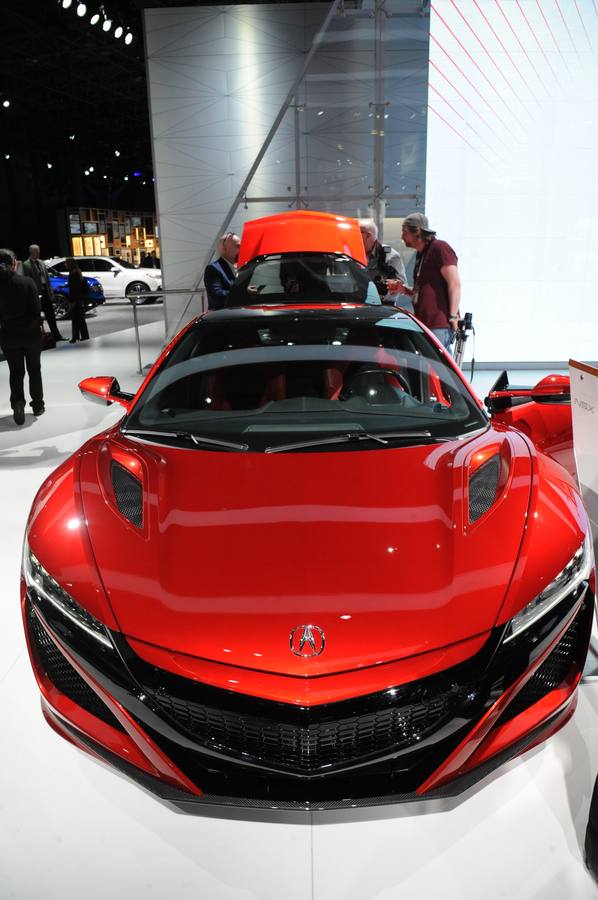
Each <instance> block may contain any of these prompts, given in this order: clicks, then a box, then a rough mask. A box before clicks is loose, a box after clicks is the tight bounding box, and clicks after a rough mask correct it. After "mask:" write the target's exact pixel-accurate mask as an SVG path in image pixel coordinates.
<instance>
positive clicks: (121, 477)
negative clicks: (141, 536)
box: [110, 460, 143, 528]
mask: <svg viewBox="0 0 598 900" xmlns="http://www.w3.org/2000/svg"><path fill="white" fill-rule="evenodd" d="M110 477H111V479H112V487H113V489H114V496H115V498H116V503H117V506H118V508H119V510H120V512H121V513H122V515H123V516H124V517H125V519H128V520H129V522H132V524H133V525H135V526H136V528H142V527H143V491H142V488H141V481H140V480H139V479H138V478H136V477H135V476H134V475H131V473H130V472H128V471H127V470H126V469H125V468H124V466H121V465H120V463H117V462H115V461H114V460H112V461H111V463H110Z"/></svg>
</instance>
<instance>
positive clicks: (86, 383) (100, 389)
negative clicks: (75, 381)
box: [79, 375, 134, 412]
mask: <svg viewBox="0 0 598 900" xmlns="http://www.w3.org/2000/svg"><path fill="white" fill-rule="evenodd" d="M79 390H80V391H81V393H82V394H83V396H84V397H86V398H87V399H88V400H92V401H93V402H94V403H101V404H102V406H110V405H111V404H112V403H120V405H121V406H124V408H125V409H126V411H127V412H129V409H130V408H131V401H132V400H133V397H134V394H127V393H125V392H124V391H121V389H120V384H119V383H118V381H117V380H116V378H113V377H112V376H111V375H96V376H95V377H94V378H84V379H83V381H80V382H79Z"/></svg>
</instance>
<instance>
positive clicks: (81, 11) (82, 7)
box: [77, 3, 87, 18]
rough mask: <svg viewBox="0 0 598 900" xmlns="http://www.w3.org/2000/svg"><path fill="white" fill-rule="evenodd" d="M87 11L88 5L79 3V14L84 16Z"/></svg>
mask: <svg viewBox="0 0 598 900" xmlns="http://www.w3.org/2000/svg"><path fill="white" fill-rule="evenodd" d="M86 12H87V7H86V6H85V4H84V3H77V15H78V16H81V18H83V16H84V15H85V13H86Z"/></svg>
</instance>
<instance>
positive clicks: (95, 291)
mask: <svg viewBox="0 0 598 900" xmlns="http://www.w3.org/2000/svg"><path fill="white" fill-rule="evenodd" d="M48 275H49V276H50V284H51V285H52V290H53V291H54V314H55V316H56V318H57V319H70V317H71V303H70V300H69V282H68V278H67V277H66V276H65V275H61V274H60V272H57V271H56V269H53V268H52V267H51V266H50V267H48ZM84 277H85V280H86V282H87V284H88V285H89V292H88V294H87V297H86V300H85V312H89V310H90V309H95V308H96V306H99V305H100V303H105V302H106V298H105V297H104V292H103V291H102V285H101V284H100V282H99V281H98V279H97V278H91V277H89V276H84Z"/></svg>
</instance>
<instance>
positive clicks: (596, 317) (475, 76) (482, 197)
mask: <svg viewBox="0 0 598 900" xmlns="http://www.w3.org/2000/svg"><path fill="white" fill-rule="evenodd" d="M429 107H430V116H429V126H428V156H427V175H426V212H427V214H428V215H429V218H430V220H431V222H432V223H433V225H434V227H436V228H437V229H438V232H439V236H440V237H442V238H444V239H446V240H448V241H449V243H450V244H452V246H453V247H454V249H455V251H456V252H457V254H458V256H459V265H460V269H461V274H462V279H463V285H464V290H463V303H462V311H465V310H470V311H472V312H473V313H474V324H475V325H476V331H477V348H476V356H477V357H478V359H480V360H485V361H489V360H494V361H499V360H504V361H510V360H535V361H540V360H566V359H568V358H569V357H570V356H573V357H576V358H579V359H586V360H590V359H596V358H598V303H596V297H597V295H598V242H597V236H598V179H597V178H596V174H595V173H596V160H597V159H598V14H597V13H596V9H595V4H594V3H593V0H576V3H561V4H557V3H552V4H549V3H541V4H539V3H536V2H535V0H520V2H519V3H514V2H510V0H477V2H474V0H456V2H454V3H453V2H451V0H437V2H435V3H434V4H433V9H432V12H431V40H430V93H429Z"/></svg>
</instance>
